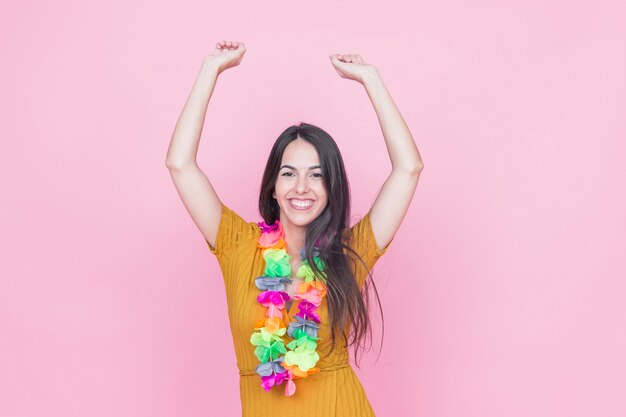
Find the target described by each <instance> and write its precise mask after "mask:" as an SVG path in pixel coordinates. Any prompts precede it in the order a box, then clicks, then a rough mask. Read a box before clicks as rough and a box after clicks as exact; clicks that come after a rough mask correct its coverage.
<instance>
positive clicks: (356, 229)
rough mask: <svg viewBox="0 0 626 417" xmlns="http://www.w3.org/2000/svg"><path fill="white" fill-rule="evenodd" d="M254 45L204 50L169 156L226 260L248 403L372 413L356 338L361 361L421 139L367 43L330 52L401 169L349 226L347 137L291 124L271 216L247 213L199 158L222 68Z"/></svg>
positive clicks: (257, 415) (277, 409) (247, 413)
mask: <svg viewBox="0 0 626 417" xmlns="http://www.w3.org/2000/svg"><path fill="white" fill-rule="evenodd" d="M244 53H245V47H244V46H243V44H242V43H238V42H229V41H223V42H220V43H218V44H217V45H216V49H215V50H214V51H213V53H212V54H211V55H209V56H207V57H205V59H204V61H203V63H202V67H201V71H200V74H199V75H198V79H197V80H196V84H195V85H194V88H193V89H192V92H191V94H190V95H189V98H188V100H187V103H186V104H185V107H184V109H183V112H182V113H181V115H180V118H179V120H178V123H177V125H176V129H175V130H174V134H173V136H172V140H171V143H170V148H169V150H168V156H167V162H166V164H167V167H168V168H169V170H170V173H171V176H172V179H173V180H174V184H175V186H176V189H177V191H178V192H179V195H180V196H181V199H182V201H183V203H184V204H185V207H186V208H187V210H188V211H189V213H190V215H191V217H192V218H193V220H194V222H195V223H196V225H197V226H198V228H199V229H200V231H201V232H202V234H203V236H204V238H205V241H206V244H207V245H208V248H209V250H210V252H211V253H213V254H214V255H215V256H216V258H217V260H218V262H219V265H220V268H221V270H222V274H223V278H224V283H225V288H226V297H227V304H228V317H229V320H230V325H231V331H232V340H233V342H234V347H235V353H236V357H237V365H238V366H239V374H240V397H241V404H242V415H243V416H244V417H264V416H267V417H270V416H271V417H275V416H287V415H297V416H299V417H313V416H315V417H319V416H324V417H333V416H335V417H337V416H351V417H371V416H374V411H373V409H372V407H371V405H370V403H369V401H368V399H367V396H366V395H365V391H364V390H363V387H362V385H361V383H360V382H359V380H358V378H357V377H356V374H355V372H354V370H353V368H352V366H351V365H350V363H349V357H348V356H349V355H348V352H349V347H350V346H352V345H353V344H356V347H357V349H355V353H356V354H357V358H356V365H357V366H358V353H359V349H358V348H359V347H361V346H362V342H363V341H364V339H365V336H366V335H367V334H368V333H369V332H370V330H371V329H370V320H369V314H368V312H369V291H368V290H369V284H372V285H373V288H374V291H375V292H376V299H377V300H378V299H379V298H378V292H377V290H376V286H375V285H374V282H373V280H371V279H369V280H368V279H367V278H368V277H371V269H372V268H373V266H374V264H375V263H376V261H377V260H378V259H379V258H380V256H382V255H383V254H384V253H385V252H386V251H387V249H388V247H389V245H390V243H391V242H392V241H393V236H394V235H395V232H396V230H397V229H398V227H399V225H400V223H401V220H402V218H403V217H404V213H405V212H406V210H407V208H408V205H409V202H410V201H411V198H412V196H413V192H414V190H415V187H416V185H417V179H418V177H419V172H420V171H421V161H420V160H419V154H418V153H417V148H415V145H414V143H413V140H412V137H411V136H410V134H409V133H408V129H407V128H406V125H405V124H404V120H403V119H402V118H401V116H400V114H399V112H398V111H397V109H396V108H395V105H394V104H393V102H392V101H391V99H390V97H389V95H388V94H387V92H386V90H385V88H384V85H383V84H382V81H381V80H380V78H379V76H378V73H377V71H376V69H375V68H374V67H373V66H372V65H370V64H365V63H364V62H363V60H362V59H361V58H360V56H358V55H332V56H331V62H332V64H333V66H334V67H335V69H336V70H337V72H338V73H339V75H340V76H341V77H343V78H347V79H352V80H356V81H358V82H359V83H361V84H362V85H364V86H365V87H366V89H367V91H368V94H369V95H370V97H371V99H372V102H373V104H374V106H375V109H376V110H377V113H378V115H379V119H380V120H381V127H382V128H383V133H384V136H385V138H386V139H388V140H387V141H386V143H387V146H388V151H389V155H390V157H391V159H392V166H393V170H392V173H391V174H390V175H389V177H388V178H387V180H386V181H385V183H384V185H383V187H382V189H381V191H380V192H379V195H378V197H377V199H376V201H375V203H374V205H373V206H372V208H371V209H370V210H369V212H367V214H366V215H365V216H363V218H362V219H361V220H360V221H359V222H357V223H356V224H355V225H354V226H352V227H350V224H349V221H350V218H351V211H350V189H349V183H348V178H347V175H346V171H345V168H344V163H343V159H342V157H341V152H340V151H339V148H338V146H337V144H336V143H335V141H334V139H333V138H332V137H331V136H330V135H329V134H328V133H327V132H326V131H324V130H323V129H321V128H319V127H317V126H314V125H312V124H309V123H300V124H298V125H293V126H290V127H288V128H287V129H285V130H284V131H283V132H282V133H281V134H280V135H279V136H278V138H277V139H276V141H275V142H274V144H273V146H272V149H271V150H270V153H269V156H268V159H267V163H266V165H265V170H264V173H263V178H262V180H261V187H260V192H259V200H258V208H259V213H260V216H261V218H262V220H261V221H257V222H247V221H245V220H244V219H243V218H241V216H239V215H238V214H237V213H236V212H235V211H234V210H232V209H230V208H229V207H228V206H227V205H225V204H224V203H223V202H222V201H221V200H220V199H219V198H218V196H217V194H216V192H215V190H214V189H213V187H212V185H211V183H210V182H209V180H208V178H207V177H206V175H204V173H203V172H202V171H201V170H200V168H199V167H198V166H197V165H196V162H195V161H196V152H197V150H198V142H199V138H200V133H201V130H202V126H203V122H204V116H205V112H206V109H207V105H208V101H209V98H210V97H211V94H212V91H213V88H214V86H215V83H216V80H217V77H218V76H219V74H220V73H221V72H222V71H224V70H225V69H227V68H230V67H234V66H237V65H239V63H240V62H241V59H242V57H243V54H244ZM215 314H217V313H215ZM383 326H384V323H383ZM383 331H384V328H383ZM296 387H297V388H296ZM281 388H283V389H281Z"/></svg>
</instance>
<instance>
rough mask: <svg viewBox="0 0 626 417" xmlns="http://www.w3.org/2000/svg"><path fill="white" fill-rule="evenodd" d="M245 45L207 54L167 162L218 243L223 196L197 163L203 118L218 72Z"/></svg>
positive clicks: (200, 223) (234, 61) (223, 45)
mask: <svg viewBox="0 0 626 417" xmlns="http://www.w3.org/2000/svg"><path fill="white" fill-rule="evenodd" d="M244 53H245V47H244V45H243V43H240V42H227V41H222V42H219V43H218V44H216V48H215V50H214V51H213V53H212V54H211V55H207V56H206V57H205V58H204V59H203V61H202V65H201V68H200V72H199V74H198V77H197V78H196V81H195V83H194V85H193V88H192V90H191V93H190V94H189V97H188V98H187V102H186V103H185V106H184V108H183V110H182V112H181V114H180V116H179V118H178V122H177V123H176V127H175V128H174V133H173V134H172V139H171V141H170V145H169V148H168V151H167V157H166V160H165V165H166V166H167V168H168V170H169V172H170V175H171V177H172V180H173V181H174V185H175V187H176V190H177V191H178V194H179V196H180V198H181V200H182V201H183V204H184V205H185V208H186V209H187V211H188V212H189V214H190V215H191V217H192V219H193V221H194V223H195V224H196V226H197V227H198V229H200V232H201V233H202V234H203V235H204V237H205V239H206V240H207V242H208V243H210V244H211V246H213V247H215V241H216V237H217V230H218V227H219V223H220V218H221V215H222V208H221V200H220V199H219V197H218V196H217V193H216V192H215V189H213V186H212V185H211V182H210V181H209V179H208V178H207V176H206V175H205V174H204V172H202V170H201V169H200V168H199V167H198V165H197V164H196V155H197V153H198V144H199V142H200V135H201V133H202V126H203V125H204V118H205V115H206V110H207V107H208V104H209V100H210V98H211V95H212V94H213V89H214V87H215V83H216V82H217V78H218V76H219V74H220V73H221V72H222V71H224V70H225V69H227V68H230V67H233V66H236V65H239V62H241V59H242V57H243V54H244Z"/></svg>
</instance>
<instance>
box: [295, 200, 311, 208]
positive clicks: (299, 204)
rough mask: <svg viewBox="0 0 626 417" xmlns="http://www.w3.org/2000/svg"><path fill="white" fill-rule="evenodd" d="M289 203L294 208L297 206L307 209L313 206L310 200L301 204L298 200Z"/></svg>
mask: <svg viewBox="0 0 626 417" xmlns="http://www.w3.org/2000/svg"><path fill="white" fill-rule="evenodd" d="M289 201H291V204H293V205H294V206H298V207H309V206H311V205H312V204H313V202H312V201H310V200H309V201H307V202H301V201H298V200H289Z"/></svg>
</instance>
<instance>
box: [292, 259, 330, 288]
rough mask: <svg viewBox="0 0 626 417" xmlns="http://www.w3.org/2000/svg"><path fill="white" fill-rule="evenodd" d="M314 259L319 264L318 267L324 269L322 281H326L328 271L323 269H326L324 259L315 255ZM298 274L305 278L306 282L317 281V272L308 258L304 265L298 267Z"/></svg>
mask: <svg viewBox="0 0 626 417" xmlns="http://www.w3.org/2000/svg"><path fill="white" fill-rule="evenodd" d="M313 260H314V261H315V264H316V265H317V268H318V269H320V270H322V282H324V283H326V276H327V275H326V273H325V272H324V271H323V270H324V267H325V265H324V261H322V260H321V259H320V258H319V257H317V256H316V257H315V258H313ZM296 276H297V277H298V278H304V282H312V281H315V273H314V272H313V269H312V268H311V265H309V261H308V260H306V259H305V260H304V261H303V262H302V265H301V266H300V268H298V271H297V272H296Z"/></svg>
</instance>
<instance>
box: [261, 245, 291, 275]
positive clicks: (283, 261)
mask: <svg viewBox="0 0 626 417" xmlns="http://www.w3.org/2000/svg"><path fill="white" fill-rule="evenodd" d="M263 258H265V275H266V276H268V277H289V276H291V264H290V263H289V261H290V260H291V256H289V255H288V254H287V251H286V250H285V249H266V250H265V251H263Z"/></svg>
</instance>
